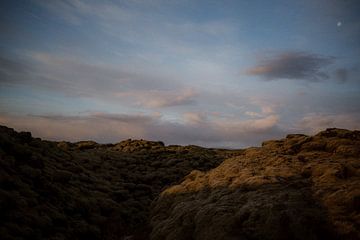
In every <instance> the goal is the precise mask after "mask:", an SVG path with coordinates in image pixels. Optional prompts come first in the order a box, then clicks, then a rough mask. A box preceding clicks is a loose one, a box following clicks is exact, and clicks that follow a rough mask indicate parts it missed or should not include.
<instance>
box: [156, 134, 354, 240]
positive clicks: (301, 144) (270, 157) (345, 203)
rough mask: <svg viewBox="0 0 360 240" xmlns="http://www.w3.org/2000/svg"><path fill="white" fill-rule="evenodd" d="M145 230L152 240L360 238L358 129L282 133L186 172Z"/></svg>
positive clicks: (165, 194) (164, 197) (160, 199)
mask: <svg viewBox="0 0 360 240" xmlns="http://www.w3.org/2000/svg"><path fill="white" fill-rule="evenodd" d="M151 225H152V227H153V229H152V233H151V238H152V239H155V240H158V239H168V240H170V239H175V240H185V239H244V240H247V239H249V240H250V239H299V240H300V239H360V132H359V131H347V130H341V129H327V130H326V131H323V132H320V133H319V134H317V135H315V136H313V137H309V136H305V135H296V134H295V135H288V136H287V137H286V139H282V140H277V141H267V142H264V143H263V146H262V147H260V148H249V149H247V150H245V151H244V153H243V154H242V155H240V156H237V157H233V158H230V159H228V160H225V161H224V162H223V163H222V164H221V165H220V166H218V167H217V168H215V169H213V170H210V171H209V172H201V171H198V170H195V171H192V172H191V173H190V174H189V175H188V176H187V177H186V178H185V180H184V181H183V182H182V183H181V184H179V185H175V186H172V187H170V188H168V189H166V190H165V191H163V192H162V193H161V195H160V196H159V197H158V199H157V200H156V201H154V203H153V205H152V213H151Z"/></svg>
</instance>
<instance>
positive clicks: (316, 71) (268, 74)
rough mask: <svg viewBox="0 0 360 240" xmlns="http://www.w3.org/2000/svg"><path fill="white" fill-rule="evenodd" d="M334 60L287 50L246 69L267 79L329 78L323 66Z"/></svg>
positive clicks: (314, 79) (250, 73)
mask: <svg viewBox="0 0 360 240" xmlns="http://www.w3.org/2000/svg"><path fill="white" fill-rule="evenodd" d="M333 61H334V58H333V57H325V56H320V55H316V54H310V53H306V52H285V53H282V54H279V55H276V56H271V57H267V56H265V59H261V60H260V62H259V63H258V65H257V66H255V67H253V68H250V69H248V70H247V71H246V73H247V74H248V75H254V76H261V77H263V79H265V80H278V79H295V80H307V81H318V80H324V79H327V78H329V76H328V74H327V73H326V72H325V71H323V68H324V67H326V66H328V65H329V64H331V63H332V62H333Z"/></svg>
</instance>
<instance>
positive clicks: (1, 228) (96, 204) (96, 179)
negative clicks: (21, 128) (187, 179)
mask: <svg viewBox="0 0 360 240" xmlns="http://www.w3.org/2000/svg"><path fill="white" fill-rule="evenodd" d="M241 152H242V151H229V150H221V149H206V148H201V147H195V146H185V147H182V146H164V144H163V143H161V142H150V141H144V140H131V141H130V140H129V141H123V142H121V143H119V144H114V145H113V144H98V143H96V142H93V141H81V142H77V143H69V142H50V141H42V140H41V139H39V138H33V137H32V136H31V134H30V133H28V132H21V133H17V132H15V131H14V130H13V129H10V128H7V127H2V126H0V239H2V240H7V239H87V240H91V239H125V238H126V237H128V239H129V236H132V237H131V239H147V236H148V232H149V230H148V229H149V228H148V213H149V207H150V204H151V202H152V200H153V199H154V198H155V197H156V196H157V195H158V194H159V193H160V192H161V191H162V190H163V189H164V188H166V187H169V186H171V185H172V184H176V183H179V181H180V180H181V179H182V178H183V177H184V176H186V175H187V174H188V173H190V172H191V170H193V169H198V170H209V169H211V168H214V167H216V166H218V165H219V164H220V163H221V162H222V161H223V160H224V159H225V158H228V157H230V156H232V155H234V154H235V155H236V154H240V153H241Z"/></svg>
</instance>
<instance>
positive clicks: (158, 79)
mask: <svg viewBox="0 0 360 240" xmlns="http://www.w3.org/2000/svg"><path fill="white" fill-rule="evenodd" d="M0 63H1V66H0V76H1V78H0V83H6V84H9V85H19V84H20V85H24V86H28V87H31V88H43V89H47V90H51V91H56V92H57V93H62V94H64V95H71V96H83V97H94V98H97V99H105V100H110V101H118V100H124V103H127V104H130V105H137V106H141V107H145V108H161V107H172V106H179V105H189V104H193V103H195V102H196V96H197V93H196V91H195V90H193V89H191V88H186V87H183V86H182V84H181V83H179V81H178V80H177V79H173V78H169V76H162V74H161V73H159V74H157V73H156V71H153V72H142V71H141V70H138V69H137V68H136V67H135V66H132V67H129V66H121V65H114V64H100V63H88V62H86V61H85V60H82V59H77V58H72V57H63V56H57V55H52V54H47V53H41V52H28V53H27V54H26V55H25V57H23V58H20V59H15V58H6V57H1V58H0ZM140 69H141V68H140Z"/></svg>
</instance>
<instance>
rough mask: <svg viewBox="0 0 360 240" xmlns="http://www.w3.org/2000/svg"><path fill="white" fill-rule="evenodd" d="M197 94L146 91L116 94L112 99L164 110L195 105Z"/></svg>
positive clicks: (188, 91)
mask: <svg viewBox="0 0 360 240" xmlns="http://www.w3.org/2000/svg"><path fill="white" fill-rule="evenodd" d="M196 96H197V92H196V91H195V90H194V89H177V90H148V91H127V92H118V93H115V94H114V97H116V98H119V99H133V100H134V102H135V103H136V105H138V106H141V107H145V108H165V107H174V106H181V105H193V104H195V103H196V99H195V98H196Z"/></svg>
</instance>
